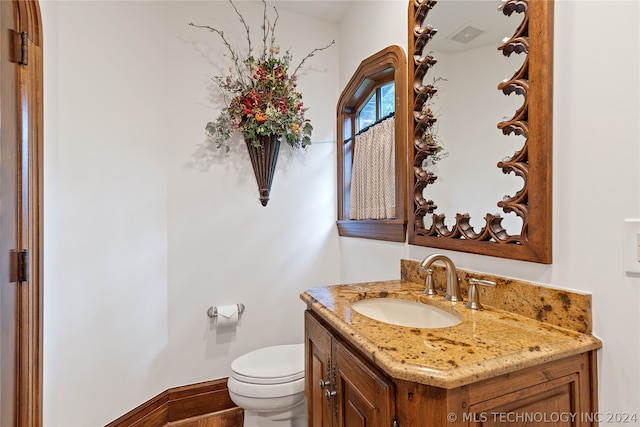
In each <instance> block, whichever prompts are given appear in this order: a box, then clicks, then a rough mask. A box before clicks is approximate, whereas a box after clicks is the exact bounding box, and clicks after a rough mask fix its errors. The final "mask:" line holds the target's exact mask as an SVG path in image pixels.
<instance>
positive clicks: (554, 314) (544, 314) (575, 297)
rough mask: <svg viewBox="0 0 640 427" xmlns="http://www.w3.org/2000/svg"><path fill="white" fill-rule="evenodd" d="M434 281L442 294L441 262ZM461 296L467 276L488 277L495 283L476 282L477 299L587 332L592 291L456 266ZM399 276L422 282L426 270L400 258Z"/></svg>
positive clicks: (467, 283) (435, 267)
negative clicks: (549, 284)
mask: <svg viewBox="0 0 640 427" xmlns="http://www.w3.org/2000/svg"><path fill="white" fill-rule="evenodd" d="M433 269H434V283H435V285H436V289H437V290H438V292H439V293H442V294H444V289H445V283H446V278H445V271H444V267H443V266H442V265H440V264H434V265H433ZM457 271H458V277H459V278H460V288H461V289H462V296H463V298H465V299H466V298H467V291H468V290H469V278H470V277H475V278H476V279H483V280H490V281H492V282H495V283H496V287H487V286H478V292H479V293H480V303H481V304H482V305H489V306H491V307H494V308H501V309H503V310H506V311H510V312H512V313H515V314H520V315H522V316H526V317H530V318H532V319H536V320H540V321H541V322H545V323H550V324H552V325H556V326H560V327H563V328H567V329H572V330H574V331H577V332H583V333H586V334H590V333H591V331H592V320H591V295H590V294H585V293H579V292H571V291H566V290H560V289H553V288H549V287H545V286H540V285H536V284H534V283H530V282H525V281H521V280H515V279H507V278H504V277H499V276H493V275H491V274H486V273H477V272H474V271H467V270H463V269H460V268H459V269H457ZM400 278H401V279H403V280H408V281H410V282H414V283H418V284H424V283H425V279H426V273H425V272H424V271H422V270H420V262H419V261H413V260H407V259H403V260H401V261H400Z"/></svg>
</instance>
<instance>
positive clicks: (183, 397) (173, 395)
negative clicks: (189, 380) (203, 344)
mask: <svg viewBox="0 0 640 427" xmlns="http://www.w3.org/2000/svg"><path fill="white" fill-rule="evenodd" d="M230 409H237V411H228V410H230ZM237 412H239V413H240V415H239V417H240V423H239V424H238V423H237V419H238V415H237ZM243 414H244V413H243V411H242V409H240V408H238V407H237V406H236V405H235V404H234V403H233V402H232V401H231V398H230V397H229V389H228V388H227V378H222V379H219V380H213V381H206V382H202V383H196V384H190V385H186V386H181V387H175V388H170V389H168V390H166V391H164V392H162V393H160V394H159V395H157V396H155V397H153V398H152V399H150V400H148V401H147V402H145V403H143V404H142V405H140V406H138V407H137V408H134V409H132V410H131V411H129V412H127V413H126V414H124V415H123V416H121V417H120V418H118V419H117V420H114V421H112V422H111V423H109V424H107V425H106V426H105V427H166V426H175V425H180V426H189V427H205V426H206V427H209V426H216V427H223V426H224V427H241V426H242V420H243V416H244V415H243ZM196 418H198V419H196ZM211 420H216V421H211ZM182 421H185V422H196V424H189V423H186V424H176V423H179V422H182ZM197 423H204V424H197ZM215 423H217V424H215Z"/></svg>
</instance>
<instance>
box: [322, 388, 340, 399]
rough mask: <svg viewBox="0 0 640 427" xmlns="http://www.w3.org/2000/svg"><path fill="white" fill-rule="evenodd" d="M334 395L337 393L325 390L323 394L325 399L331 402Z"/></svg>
mask: <svg viewBox="0 0 640 427" xmlns="http://www.w3.org/2000/svg"><path fill="white" fill-rule="evenodd" d="M336 394H338V392H337V391H335V390H325V392H324V395H325V397H326V398H327V400H331V398H332V397H333V396H335V395H336Z"/></svg>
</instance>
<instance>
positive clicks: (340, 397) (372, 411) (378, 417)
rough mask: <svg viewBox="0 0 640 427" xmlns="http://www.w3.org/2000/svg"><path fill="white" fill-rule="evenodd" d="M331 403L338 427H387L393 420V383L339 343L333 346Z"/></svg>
mask: <svg viewBox="0 0 640 427" xmlns="http://www.w3.org/2000/svg"><path fill="white" fill-rule="evenodd" d="M333 363H334V365H335V367H336V368H335V369H336V391H337V394H336V396H335V403H336V405H337V411H338V426H340V427H389V426H391V425H392V424H393V421H394V419H395V400H394V394H395V389H394V386H393V383H391V382H389V381H388V380H387V379H386V378H384V377H382V376H380V374H378V373H377V371H375V370H374V369H372V368H371V367H370V366H369V365H368V363H366V362H365V361H364V360H362V359H361V358H360V357H358V356H357V355H355V354H353V353H352V352H351V351H350V350H349V349H348V348H347V347H345V346H344V345H343V344H342V343H340V342H339V341H334V344H333Z"/></svg>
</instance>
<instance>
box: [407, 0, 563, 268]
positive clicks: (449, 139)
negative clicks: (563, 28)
mask: <svg viewBox="0 0 640 427" xmlns="http://www.w3.org/2000/svg"><path fill="white" fill-rule="evenodd" d="M493 20H498V21H497V22H494V21H493ZM441 29H442V31H441ZM409 33H410V40H409V58H411V59H412V61H410V76H409V83H410V86H411V90H410V98H411V99H410V108H411V109H412V113H413V114H412V117H413V123H412V128H411V129H410V133H411V137H410V139H411V144H410V147H409V150H410V152H409V156H410V162H411V163H410V179H409V189H408V190H409V191H408V193H409V197H408V202H409V203H408V207H409V214H408V216H409V218H408V220H409V221H408V222H409V227H408V233H409V243H410V244H415V245H421V246H430V247H437V248H443V249H451V250H458V251H464V252H472V253H478V254H484V255H491V256H499V257H504V258H512V259H520V260H526V261H532V262H539V263H550V262H551V130H552V126H551V119H552V59H553V52H552V37H553V2H552V1H537V0H536V1H533V0H530V1H523V0H505V1H502V2H498V1H494V0H481V1H478V0H476V1H453V0H451V1H444V0H443V1H440V2H438V1H437V0H429V1H427V0H423V1H420V0H412V1H410V7H409ZM474 33H475V34H476V35H477V33H481V34H479V36H478V37H477V39H476V40H475V41H474V42H470V43H461V42H457V41H455V39H458V40H460V41H462V42H468V39H469V38H471V37H472V36H473V35H474ZM500 33H502V35H500ZM534 34H535V37H533V35H534ZM472 45H473V46H474V48H473V49H468V46H472ZM465 46H466V48H465ZM463 50H466V51H467V52H465V53H462V52H461V51H463ZM514 70H515V72H514ZM505 95H511V96H509V97H505ZM505 116H506V117H505ZM503 117H504V118H503ZM500 120H502V121H500ZM411 131H412V132H411ZM438 146H442V148H438ZM440 150H442V151H440ZM445 152H446V153H448V156H447V157H445V158H443V159H441V160H440V161H438V162H436V164H435V165H434V162H433V161H432V159H434V158H436V159H437V158H438V157H442V153H445ZM434 154H436V156H434ZM487 212H488V213H487Z"/></svg>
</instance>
